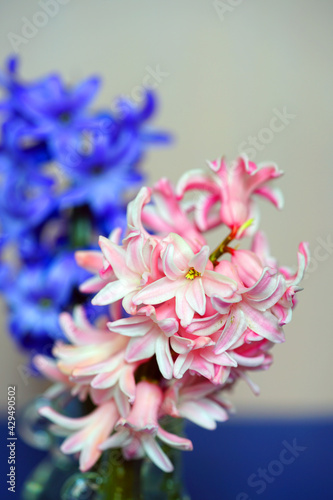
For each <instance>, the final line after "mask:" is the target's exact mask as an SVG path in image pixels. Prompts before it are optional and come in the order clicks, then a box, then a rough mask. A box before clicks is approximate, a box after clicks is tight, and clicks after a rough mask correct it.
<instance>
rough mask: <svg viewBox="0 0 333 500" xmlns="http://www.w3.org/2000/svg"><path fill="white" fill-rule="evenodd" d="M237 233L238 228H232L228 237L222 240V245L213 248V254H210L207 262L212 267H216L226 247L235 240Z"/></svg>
mask: <svg viewBox="0 0 333 500" xmlns="http://www.w3.org/2000/svg"><path fill="white" fill-rule="evenodd" d="M237 231H238V227H233V228H232V231H231V233H230V234H228V236H227V237H226V238H224V240H223V241H222V243H220V245H219V246H218V247H217V248H215V250H214V252H213V253H211V254H210V256H209V260H210V261H211V262H212V263H213V264H214V266H216V265H217V263H218V262H217V261H218V259H219V258H220V257H221V255H223V254H224V253H225V251H226V247H227V246H228V245H229V243H230V242H231V241H232V240H233V239H234V238H235V236H236V234H237Z"/></svg>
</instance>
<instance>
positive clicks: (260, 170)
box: [177, 156, 283, 231]
mask: <svg viewBox="0 0 333 500" xmlns="http://www.w3.org/2000/svg"><path fill="white" fill-rule="evenodd" d="M208 165H209V167H210V168H211V170H212V172H211V173H210V174H205V173H204V172H203V171H201V170H195V171H190V172H188V173H186V174H185V175H184V176H183V177H182V178H181V179H180V181H179V183H178V187H177V193H178V195H179V196H180V197H182V196H183V195H184V194H185V192H186V191H189V190H193V189H197V190H200V191H206V192H207V195H203V196H202V197H201V202H200V207H199V208H200V210H198V215H199V216H197V218H196V220H197V224H198V226H199V227H200V229H201V230H202V231H206V230H207V229H210V228H211V227H214V226H216V225H218V224H221V223H223V224H226V225H227V226H228V227H230V228H235V227H236V228H239V227H241V226H242V225H243V224H244V223H245V222H246V221H248V220H249V219H251V218H252V217H253V216H254V213H255V206H254V200H253V195H259V196H262V197H264V198H266V199H267V200H268V201H270V202H271V203H273V204H274V205H275V206H276V207H277V208H282V205H283V199H282V195H281V193H280V191H279V190H277V189H273V188H271V187H270V186H268V185H267V183H268V181H270V180H272V179H275V178H277V177H280V176H281V175H282V172H281V171H280V170H278V168H277V167H276V165H274V164H271V165H266V164H265V165H260V166H257V165H256V164H255V163H253V162H251V161H249V160H248V159H247V158H246V157H245V156H241V157H240V158H238V159H237V160H236V161H235V162H233V163H232V164H231V165H230V167H229V166H228V165H227V164H226V162H225V160H224V159H221V160H216V161H212V162H208ZM218 204H219V207H220V208H219V213H214V208H215V206H217V205H218ZM251 229H252V230H254V226H253V227H252V228H251Z"/></svg>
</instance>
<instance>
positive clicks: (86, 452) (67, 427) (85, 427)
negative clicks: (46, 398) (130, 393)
mask: <svg viewBox="0 0 333 500" xmlns="http://www.w3.org/2000/svg"><path fill="white" fill-rule="evenodd" d="M39 413H40V414H41V415H42V416H44V417H46V418H48V419H49V420H51V422H54V423H55V424H56V425H57V433H58V434H60V435H61V434H64V435H69V436H68V437H67V438H66V439H65V441H64V442H63V444H62V445H61V451H62V452H63V453H65V454H72V453H80V470H81V471H82V472H85V471H87V470H89V469H91V467H92V466H93V465H94V464H95V463H96V462H97V460H98V459H99V457H100V456H101V454H102V452H101V450H100V445H101V444H102V443H104V442H105V441H106V439H107V438H108V437H109V435H110V433H111V432H112V430H113V428H114V425H115V423H116V422H117V420H118V419H119V413H118V409H117V406H116V404H115V403H114V402H113V401H109V402H107V403H104V404H101V405H100V406H98V407H97V408H96V410H94V411H93V412H92V413H91V414H90V415H87V416H85V417H80V418H70V417H65V416H63V415H60V414H59V413H57V412H56V411H55V410H53V409H52V408H50V407H48V406H44V407H42V408H41V409H40V410H39Z"/></svg>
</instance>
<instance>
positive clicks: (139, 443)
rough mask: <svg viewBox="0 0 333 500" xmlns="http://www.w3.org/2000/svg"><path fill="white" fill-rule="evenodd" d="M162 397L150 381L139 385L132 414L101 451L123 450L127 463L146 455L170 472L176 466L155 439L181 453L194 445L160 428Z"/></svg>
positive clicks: (120, 424)
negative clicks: (159, 417)
mask: <svg viewBox="0 0 333 500" xmlns="http://www.w3.org/2000/svg"><path fill="white" fill-rule="evenodd" d="M162 398H163V392H162V390H161V389H160V387H158V386H157V385H155V384H151V383H149V382H144V381H143V382H139V383H138V385H137V388H136V398H135V402H134V405H133V407H132V410H131V412H130V414H129V415H128V417H127V418H121V419H120V420H119V421H118V422H117V424H116V426H115V430H116V432H115V434H113V435H112V436H111V437H110V438H109V439H107V440H106V441H105V442H104V443H103V444H101V446H100V449H101V450H107V449H109V448H119V447H121V448H122V449H123V454H124V457H125V458H126V459H127V460H131V459H135V458H142V457H143V456H144V455H147V456H148V457H149V458H150V459H151V461H152V462H153V463H154V464H155V465H157V467H159V468H160V469H162V470H163V471H165V472H171V471H172V470H173V465H172V463H171V461H170V459H169V458H168V457H167V455H166V454H165V453H164V452H163V450H162V448H161V447H160V445H159V444H158V443H157V442H156V439H155V438H156V437H158V438H159V439H160V440H161V441H162V442H164V443H166V444H168V445H169V446H171V447H173V448H177V449H180V450H192V443H191V441H189V440H188V439H185V438H182V437H179V436H176V435H175V434H171V433H169V432H167V431H165V430H164V429H162V428H161V427H160V426H159V424H158V413H159V410H160V407H161V404H162Z"/></svg>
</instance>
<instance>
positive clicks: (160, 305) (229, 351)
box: [34, 157, 309, 498]
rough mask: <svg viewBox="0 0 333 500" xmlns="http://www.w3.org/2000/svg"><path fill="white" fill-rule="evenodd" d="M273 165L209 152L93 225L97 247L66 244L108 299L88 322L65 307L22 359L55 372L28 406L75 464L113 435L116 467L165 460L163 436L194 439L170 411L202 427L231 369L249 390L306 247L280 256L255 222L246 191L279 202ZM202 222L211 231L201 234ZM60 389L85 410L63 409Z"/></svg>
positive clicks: (107, 444)
mask: <svg viewBox="0 0 333 500" xmlns="http://www.w3.org/2000/svg"><path fill="white" fill-rule="evenodd" d="M281 174H282V172H281V171H280V170H279V169H278V168H277V166H276V165H274V164H262V165H259V166H257V165H256V164H255V163H253V162H251V161H249V160H248V159H247V158H246V157H240V158H238V159H237V160H236V161H234V162H232V163H231V164H230V165H228V164H227V163H226V161H225V159H224V158H222V159H219V160H216V161H212V162H208V169H206V170H192V171H189V172H187V173H185V174H184V175H183V176H182V177H181V178H180V180H179V182H178V184H177V186H176V187H173V186H172V185H171V183H170V182H169V181H168V180H167V179H165V178H163V179H161V180H160V181H158V182H157V184H156V185H155V186H154V187H153V188H148V187H143V188H141V190H140V192H139V193H138V195H137V196H136V197H135V199H134V200H133V201H131V202H130V203H129V204H128V207H127V223H126V228H125V230H123V229H122V228H121V227H119V228H116V229H114V230H113V231H112V232H111V234H110V236H109V238H106V237H105V236H101V237H100V239H99V245H100V250H101V251H96V250H88V251H78V252H77V253H76V261H77V263H78V264H79V265H80V266H81V267H82V268H83V269H85V270H86V271H88V272H90V273H91V277H90V278H89V279H87V280H86V281H84V282H83V284H81V286H80V292H81V293H88V294H94V297H93V299H92V304H93V305H94V306H95V307H104V308H108V313H107V314H106V315H100V316H98V318H97V320H96V321H95V322H91V321H89V319H88V318H87V314H86V312H85V310H84V308H83V307H82V306H81V305H80V304H78V305H77V306H76V307H75V308H74V312H73V314H70V313H68V312H63V313H62V314H61V316H60V324H61V327H62V330H63V332H64V336H65V337H66V341H64V340H58V341H57V342H56V344H55V346H54V348H53V351H52V353H53V356H54V358H53V359H52V358H50V357H46V356H42V355H38V356H36V357H35V358H34V363H35V365H36V366H37V368H38V370H39V371H40V372H42V373H43V374H44V375H45V376H46V377H48V378H49V379H50V380H52V381H53V382H54V385H53V387H52V390H50V391H48V397H49V398H50V400H51V402H50V404H49V405H47V406H44V407H43V408H41V410H40V414H41V415H42V416H44V417H46V418H47V419H48V420H50V421H51V422H52V423H53V430H54V432H56V433H57V435H62V436H65V440H64V441H63V443H62V445H61V450H62V452H63V453H65V454H74V455H76V456H78V457H79V468H80V470H81V471H82V472H83V473H85V472H86V471H89V470H98V467H99V464H100V463H101V462H100V461H99V459H102V460H103V456H104V454H105V453H107V450H112V449H120V450H121V454H122V457H123V460H124V464H125V470H126V464H128V465H129V464H131V463H132V464H133V463H134V462H135V463H137V464H138V463H146V459H147V458H148V459H149V460H150V461H152V462H153V463H154V464H155V465H156V466H157V467H158V468H159V469H161V470H162V471H164V472H165V473H170V472H172V470H173V467H174V466H173V463H172V460H171V459H170V457H171V456H172V453H171V451H170V450H171V448H173V449H176V450H192V443H191V441H190V440H189V439H187V438H186V437H184V436H183V435H182V433H180V434H179V433H177V432H173V431H172V429H173V427H172V422H174V421H180V420H182V419H187V420H190V421H192V422H194V423H195V424H197V425H199V426H201V427H203V428H205V429H211V430H212V429H214V428H215V427H216V424H217V422H222V421H225V420H226V419H227V418H228V413H229V411H230V409H231V405H230V403H229V402H228V400H227V399H226V395H227V394H228V393H229V392H230V390H231V388H233V387H234V385H235V384H236V382H237V381H238V380H240V379H241V380H244V381H246V382H247V383H248V384H249V386H250V388H251V389H252V390H253V391H254V393H256V394H257V393H258V387H257V386H256V384H254V383H253V382H252V381H251V372H253V371H257V370H266V369H268V368H269V366H270V365H271V363H272V355H271V349H272V347H273V346H274V345H275V344H279V343H282V342H284V340H285V337H284V332H283V327H284V325H285V324H287V323H289V322H290V321H291V318H292V312H293V309H294V307H295V305H296V303H297V293H298V292H299V291H300V290H301V288H300V282H301V279H302V276H303V274H304V272H305V270H306V267H307V264H308V260H309V253H308V245H307V244H306V243H301V244H300V245H299V248H298V254H297V258H298V268H297V270H296V271H294V270H292V269H290V268H288V267H286V266H280V265H279V264H278V263H277V261H276V259H275V258H274V257H273V256H271V254H270V251H269V246H268V242H267V239H266V238H265V236H264V234H263V233H262V232H261V231H259V230H258V222H259V214H258V207H257V205H256V197H258V196H259V197H262V198H265V199H266V200H267V201H269V202H270V203H272V204H273V205H275V206H276V207H277V208H281V207H282V196H281V193H280V192H279V190H277V189H276V188H274V187H272V186H271V181H273V180H274V179H277V178H278V177H280V176H281ZM212 229H215V231H214V234H217V230H218V231H219V234H220V236H219V237H218V240H217V241H216V242H215V245H213V247H212V248H211V247H210V246H209V245H208V243H207V239H206V237H207V233H208V232H209V231H210V230H212ZM245 238H246V240H245ZM248 238H250V248H249V249H246V248H244V246H245V245H244V243H245V241H247V240H248ZM104 311H105V309H104ZM64 395H66V398H65V400H66V401H67V400H68V397H69V398H78V399H79V400H80V401H82V402H86V403H85V404H86V406H85V408H89V409H90V411H87V412H86V414H85V415H83V416H79V417H78V418H73V417H72V416H70V415H66V405H63V407H62V408H60V409H59V401H60V400H61V397H63V396H64ZM52 400H53V404H52ZM60 406H61V405H60ZM170 422H171V424H170ZM142 459H144V460H142ZM110 478H111V480H110ZM110 481H111V482H112V481H113V485H114V488H115V487H116V483H115V478H114V476H112V474H111V469H110V471H109V474H106V475H105V477H104V478H103V481H102V483H103V484H104V486H103V485H102V486H101V488H102V489H103V488H104V491H108V496H105V498H113V496H112V494H115V493H111V492H112V491H113V492H115V491H116V490H113V489H112V485H110ZM125 481H127V483H129V482H130V476H128V477H127V479H125ZM124 488H125V486H124ZM117 491H118V490H117ZM132 495H133V494H132ZM103 498H104V497H103ZM114 498H116V497H114ZM117 498H118V497H117ZM119 498H120V497H119ZM121 498H123V497H121ZM124 498H125V497H124ZM126 498H127V497H126ZM128 498H130V496H128ZM132 498H136V497H135V496H132ZM137 498H140V497H139V496H138V497H137ZM161 498H162V497H161ZM177 498H178V497H177Z"/></svg>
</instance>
